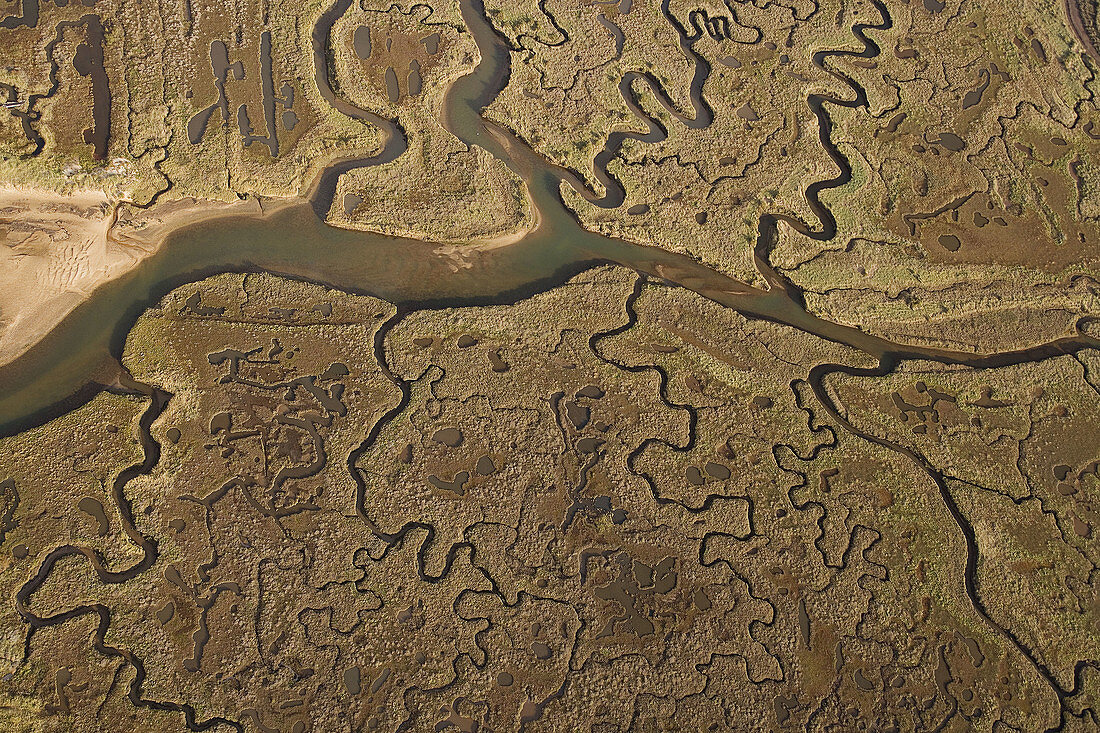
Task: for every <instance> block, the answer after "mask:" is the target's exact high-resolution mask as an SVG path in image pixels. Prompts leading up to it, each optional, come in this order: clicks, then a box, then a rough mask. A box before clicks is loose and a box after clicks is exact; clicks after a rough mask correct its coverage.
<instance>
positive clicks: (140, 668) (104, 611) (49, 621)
mask: <svg viewBox="0 0 1100 733" xmlns="http://www.w3.org/2000/svg"><path fill="white" fill-rule="evenodd" d="M123 388H124V389H125V390H126V391H128V392H129V393H131V394H139V395H144V396H146V397H148V398H149V400H150V403H149V407H148V409H146V411H145V412H144V413H143V414H142V416H141V419H140V420H139V421H138V438H139V440H140V443H141V448H142V452H143V458H142V461H141V462H140V463H136V464H134V465H132V466H129V467H127V468H125V469H123V470H122V471H121V472H119V474H118V476H117V477H116V478H115V481H114V484H113V485H112V492H111V493H112V498H113V500H114V504H115V509H116V510H117V511H118V514H119V516H120V517H121V519H122V527H123V530H124V531H125V533H126V535H127V536H128V537H129V538H130V539H131V540H132V541H133V542H134V544H136V545H137V546H138V547H140V548H141V550H142V553H143V555H142V559H141V560H140V561H138V562H137V563H136V564H134V565H132V566H131V567H129V568H125V569H123V570H110V569H109V568H108V567H107V562H106V558H104V557H103V555H102V553H100V552H99V551H98V550H95V549H91V548H88V547H80V546H76V545H62V546H60V547H57V548H55V549H54V550H53V551H52V552H50V554H49V555H47V556H46V558H45V559H44V560H43V562H42V564H41V565H40V566H39V568H38V571H37V572H36V573H35V574H34V576H32V577H31V579H30V580H28V581H27V582H26V583H24V584H23V586H22V587H20V589H19V590H18V591H17V592H16V595H15V608H16V611H17V612H18V613H19V615H20V616H21V617H22V619H23V621H24V623H26V624H27V625H28V627H29V629H28V631H27V635H26V638H25V640H24V644H23V661H24V662H26V660H27V659H28V658H29V656H30V649H31V640H32V638H33V636H34V634H35V632H36V631H38V630H39V629H44V628H49V627H52V626H58V625H60V624H63V623H65V622H67V621H71V620H73V619H76V618H81V617H83V616H87V615H90V614H91V615H95V616H96V617H97V618H98V624H97V626H96V630H95V634H94V637H93V640H92V646H93V647H94V648H95V650H96V651H97V652H99V653H100V654H103V655H104V656H107V657H117V658H120V659H122V660H123V661H124V662H125V663H127V664H129V665H130V666H131V667H133V668H134V681H133V682H132V683H130V691H129V694H128V697H129V699H130V702H131V703H133V705H134V706H136V707H143V708H149V709H152V710H161V711H166V712H179V713H182V714H183V716H184V721H185V722H186V724H187V727H188V728H189V729H190V730H192V731H205V730H209V729H211V728H213V727H214V726H217V725H228V726H230V727H232V728H234V729H235V730H238V731H243V730H244V727H243V726H242V725H241V724H239V723H236V722H234V721H231V720H227V719H225V718H221V717H213V718H209V719H206V720H202V721H200V720H198V718H197V716H196V713H195V709H194V708H193V707H192V706H190V705H187V704H178V703H170V702H161V701H158V700H150V699H147V698H143V697H142V686H143V685H144V683H145V678H146V672H145V665H144V663H143V662H142V660H141V658H139V657H138V656H137V655H135V654H134V653H133V652H131V651H129V650H126V649H117V648H115V647H112V646H108V645H107V643H106V641H105V638H106V635H107V631H108V628H109V626H110V623H111V611H110V609H109V608H107V607H106V606H104V605H102V604H99V603H93V604H84V605H80V606H76V607H75V608H71V609H69V610H67V611H63V612H61V613H58V614H54V615H52V616H39V615H37V614H35V613H34V612H32V611H31V610H29V608H28V604H29V602H30V600H31V596H33V595H34V593H35V592H36V591H37V590H38V589H39V588H41V587H42V585H43V584H44V583H45V582H46V580H47V579H48V578H49V574H50V571H51V570H53V567H54V565H56V564H57V563H58V561H60V560H62V559H63V558H66V557H73V556H76V555H82V556H83V557H85V558H87V560H88V562H89V564H91V566H92V569H93V570H95V573H96V577H97V578H98V579H99V581H100V582H101V583H106V584H110V585H117V584H119V583H125V582H126V581H128V580H132V579H133V578H135V577H137V576H138V575H140V574H141V573H143V572H145V571H146V570H148V569H149V568H150V567H152V565H153V564H154V563H155V562H156V561H157V558H158V557H159V552H158V549H157V541H156V540H155V539H154V538H152V537H147V536H145V535H143V534H141V532H140V531H139V530H138V528H137V525H136V524H135V522H134V512H133V507H132V506H131V504H130V500H129V498H128V497H127V496H126V485H127V484H128V483H129V482H130V481H132V480H133V479H134V478H136V477H138V476H147V475H149V474H150V473H152V471H153V469H154V468H155V467H156V466H157V464H158V463H159V462H160V444H159V443H157V441H156V440H155V439H154V438H153V435H152V432H151V427H152V424H153V423H154V422H155V421H156V420H157V418H159V417H160V416H161V414H163V413H164V410H165V409H166V408H167V407H168V401H169V399H170V398H171V395H170V394H169V393H167V392H165V391H163V390H161V389H159V388H157V387H153V386H151V385H147V384H142V383H139V382H135V381H133V380H129V379H127V380H124V384H123Z"/></svg>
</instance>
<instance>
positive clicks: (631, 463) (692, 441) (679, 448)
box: [588, 277, 755, 540]
mask: <svg viewBox="0 0 1100 733" xmlns="http://www.w3.org/2000/svg"><path fill="white" fill-rule="evenodd" d="M646 285H647V281H646V278H645V277H639V278H638V279H637V281H636V282H635V283H634V289H633V290H632V291H631V293H630V295H629V296H627V299H626V303H625V304H624V310H625V311H626V315H627V321H626V323H624V324H622V325H620V326H616V327H615V328H612V329H610V330H607V331H601V332H599V333H596V334H593V335H592V336H591V337H590V338H589V339H588V347H589V348H590V349H591V350H592V353H593V354H594V355H595V356H596V357H597V358H599V359H601V360H602V361H604V362H605V363H607V364H610V365H611V366H614V367H615V368H617V369H622V370H623V371H624V372H629V373H631V374H645V373H647V372H649V373H654V374H656V375H657V378H658V386H657V396H658V397H659V398H660V400H661V402H662V403H663V404H664V405H665V406H666V407H667V408H669V409H670V410H674V411H679V412H684V413H686V414H687V416H688V427H687V433H688V438H687V442H686V443H684V444H683V445H677V444H676V443H673V442H671V441H668V440H665V439H663V438H646V439H645V440H643V441H642V443H641V444H640V445H639V446H638V447H637V448H635V449H634V450H632V451H631V452H630V454H629V455H628V456H627V459H626V465H627V468H628V469H629V471H630V472H631V473H632V474H634V475H635V476H638V477H639V478H641V479H642V480H643V481H645V482H646V485H647V486H648V487H649V490H650V493H651V494H652V496H653V499H654V501H656V502H657V504H659V505H669V504H673V505H676V506H679V507H681V508H682V509H684V510H685V511H686V512H688V513H689V514H702V513H703V512H706V511H708V510H709V509H710V508H711V507H712V506H713V505H714V502H715V501H720V500H740V501H744V502H746V504H747V505H748V515H749V533H748V534H746V535H735V534H731V533H711V534H722V535H724V536H727V537H735V538H737V539H741V540H745V539H749V538H750V537H752V536H753V534H754V532H755V530H754V529H753V528H752V514H753V510H754V508H755V504H754V503H753V500H752V498H751V497H748V496H742V495H740V494H732V495H727V494H708V495H707V497H706V498H705V499H704V500H703V502H702V504H700V505H699V506H697V507H696V506H690V505H688V504H685V503H684V502H682V501H679V500H678V499H673V498H670V497H667V496H662V495H661V493H660V492H659V491H658V490H657V485H656V483H655V482H654V481H653V478H652V477H651V476H650V475H649V474H647V473H645V472H643V471H639V470H637V469H636V468H635V463H636V462H637V460H638V458H639V457H640V456H641V455H642V454H643V453H645V451H646V450H647V449H649V448H650V447H651V446H654V445H660V446H664V447H666V448H668V449H669V450H671V451H673V452H675V453H690V452H691V451H692V449H694V448H695V445H696V435H697V430H696V427H697V426H698V423H699V415H698V412H697V411H696V410H695V408H694V407H693V406H692V405H687V404H684V405H681V404H679V403H676V402H673V401H672V400H671V399H669V396H668V384H669V376H668V372H666V371H665V370H664V368H663V367H661V366H659V365H657V364H639V365H633V366H632V365H629V364H624V363H622V362H619V361H616V360H615V359H612V358H610V357H607V356H604V355H603V354H602V353H601V351H600V348H599V345H600V343H601V342H603V341H605V340H607V339H609V338H613V337H615V336H619V335H622V334H624V333H626V332H627V331H629V330H630V329H632V328H634V326H635V325H637V323H638V313H637V311H636V310H635V309H634V304H635V303H636V302H637V300H638V298H639V297H640V296H641V294H642V292H643V291H644V290H645V287H646ZM710 536H711V535H708V537H710Z"/></svg>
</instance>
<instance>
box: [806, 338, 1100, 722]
mask: <svg viewBox="0 0 1100 733" xmlns="http://www.w3.org/2000/svg"><path fill="white" fill-rule="evenodd" d="M1060 355H1061V354H1060V353H1052V352H1045V351H1044V352H1040V353H1037V354H1036V358H1035V359H1029V360H1027V361H1042V360H1044V359H1049V358H1056V357H1057V356H1060ZM899 365H900V360H898V359H896V358H892V357H886V358H884V359H882V360H881V361H880V363H879V365H878V366H877V367H873V368H858V367H851V366H846V365H842V364H819V365H818V366H816V367H814V368H813V369H812V370H810V374H809V378H808V381H809V384H810V387H811V389H813V392H814V396H815V397H817V399H818V401H819V402H820V403H821V406H822V407H823V408H824V409H825V412H826V413H828V415H829V417H830V418H832V420H833V421H834V422H836V423H837V424H838V425H840V426H841V427H842V428H843V429H844V430H846V431H848V432H850V433H851V434H852V435H854V436H856V437H857V438H860V439H862V440H866V441H868V442H870V443H874V444H875V445H878V446H881V447H883V448H886V449H888V450H891V451H894V452H895V453H898V454H900V455H902V456H905V457H906V458H908V459H909V460H910V461H911V462H912V463H913V464H914V465H916V466H917V467H918V468H919V469H920V470H921V471H923V472H924V473H925V474H926V475H927V476H928V477H929V478H930V479H931V480H932V482H933V483H934V484H935V485H936V489H937V490H938V491H939V494H940V498H941V499H942V501H943V504H944V506H945V507H946V509H947V511H948V513H949V514H950V515H951V518H952V519H953V520H954V521H955V524H956V525H957V526H958V528H959V532H960V533H961V534H962V536H963V540H964V542H965V544H966V564H965V567H964V570H963V587H964V589H965V591H966V595H967V598H968V599H969V600H970V603H971V605H972V606H973V608H974V611H975V613H977V614H978V616H979V617H980V618H981V619H982V621H983V622H984V623H985V624H986V625H988V626H989V627H990V628H991V629H993V630H994V631H995V632H996V633H997V634H999V635H1000V636H1001V637H1003V638H1004V639H1006V640H1007V641H1008V642H1009V643H1011V644H1012V646H1014V647H1015V648H1016V650H1017V651H1019V652H1020V654H1022V655H1023V656H1024V657H1025V658H1026V659H1027V660H1028V661H1029V662H1030V663H1031V665H1032V666H1033V667H1034V668H1035V670H1036V672H1038V673H1039V675H1040V676H1041V677H1042V678H1043V681H1044V682H1045V683H1046V684H1047V685H1048V686H1049V687H1050V689H1051V690H1052V691H1053V692H1054V694H1055V695H1056V696H1057V698H1058V704H1059V712H1060V715H1061V721H1060V723H1059V725H1057V726H1055V727H1054V728H1050V729H1048V733H1049V732H1050V731H1056V730H1062V729H1063V728H1064V726H1065V724H1066V716H1067V714H1068V712H1069V711H1068V709H1067V705H1066V702H1067V700H1068V699H1070V698H1073V697H1075V696H1077V695H1078V694H1080V693H1081V692H1083V691H1084V685H1083V680H1082V677H1083V674H1084V672H1085V670H1086V669H1100V661H1098V660H1095V659H1088V660H1078V661H1077V663H1076V664H1075V665H1074V670H1073V686H1072V687H1069V688H1066V687H1064V686H1063V685H1062V684H1061V683H1060V682H1059V681H1058V679H1057V677H1055V675H1054V673H1053V672H1051V670H1050V668H1049V667H1048V666H1047V665H1046V664H1045V663H1044V662H1043V661H1042V660H1040V659H1039V658H1038V656H1037V655H1036V654H1035V652H1034V651H1033V650H1032V649H1031V648H1030V647H1028V646H1027V645H1026V644H1024V643H1023V642H1022V641H1021V640H1020V638H1019V637H1018V636H1017V635H1016V634H1015V633H1014V632H1013V631H1012V630H1011V629H1010V628H1008V627H1007V626H1004V625H1003V624H1001V623H999V622H998V621H996V620H995V619H994V618H993V617H992V616H991V615H990V614H989V611H988V610H987V608H986V606H985V602H984V601H983V600H982V597H981V593H980V590H979V588H978V561H979V549H978V541H977V537H976V535H975V532H974V527H973V525H972V524H971V523H970V520H969V519H967V518H966V515H965V514H963V512H962V510H961V509H960V508H959V505H958V502H956V501H955V497H954V496H953V495H952V494H951V490H950V488H949V487H948V485H947V480H946V477H945V476H944V474H943V472H942V471H940V470H939V469H937V468H936V467H935V466H934V465H932V463H931V462H930V461H929V460H928V459H927V458H925V457H924V456H923V455H921V454H920V453H918V452H916V451H914V450H911V449H909V448H907V447H905V446H903V445H901V444H899V443H895V442H893V441H891V440H889V439H886V438H881V437H879V436H877V435H872V434H870V433H868V432H866V431H863V430H860V429H859V428H857V427H855V426H854V425H852V423H851V422H850V421H849V420H848V419H847V418H845V417H843V416H842V415H841V414H840V410H839V409H838V408H837V406H836V404H835V403H834V402H833V399H832V397H831V396H830V395H829V391H828V388H827V386H826V384H825V380H826V379H827V378H828V377H829V376H830V375H833V374H843V375H846V376H850V377H867V378H873V377H884V376H887V375H890V374H893V373H894V371H895V370H896V369H897V367H898V366H899Z"/></svg>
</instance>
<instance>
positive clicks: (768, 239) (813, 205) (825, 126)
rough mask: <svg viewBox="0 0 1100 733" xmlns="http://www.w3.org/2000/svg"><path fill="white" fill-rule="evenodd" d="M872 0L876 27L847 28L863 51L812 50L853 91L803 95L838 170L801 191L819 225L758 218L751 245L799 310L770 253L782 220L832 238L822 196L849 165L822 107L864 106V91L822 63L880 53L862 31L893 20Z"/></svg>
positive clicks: (838, 183) (798, 297)
mask: <svg viewBox="0 0 1100 733" xmlns="http://www.w3.org/2000/svg"><path fill="white" fill-rule="evenodd" d="M871 1H872V4H873V5H874V7H875V9H876V10H878V12H879V14H880V15H881V17H882V21H881V22H880V23H878V24H877V25H876V24H870V23H857V24H856V25H854V26H853V27H852V34H853V35H854V36H855V37H856V38H857V39H858V40H859V41H860V42H861V43H862V44H863V49H862V50H860V51H849V50H822V51H818V52H816V53H815V54H814V55H813V58H812V62H813V64H814V66H816V67H817V68H818V69H821V70H822V71H824V72H825V73H827V74H829V75H830V76H832V77H834V78H835V79H837V80H838V81H840V82H841V83H842V84H844V85H845V86H847V87H848V88H849V89H851V91H852V93H853V97H852V98H851V99H840V98H838V97H830V96H827V95H822V94H811V95H809V97H808V98H807V99H806V104H807V105H808V106H809V107H810V111H811V112H812V113H813V115H814V117H816V118H817V131H818V140H819V141H820V143H821V147H822V148H823V149H824V150H825V152H826V153H828V155H829V158H830V159H831V160H832V161H833V164H834V165H836V167H837V168H838V169H839V173H838V174H837V175H836V176H835V177H833V178H830V179H826V180H821V181H815V182H814V183H812V184H810V186H809V187H807V189H806V193H805V199H806V203H807V204H808V205H809V207H810V210H811V211H812V212H813V214H814V216H815V217H817V219H818V227H819V228H818V229H813V228H811V227H810V226H808V225H807V224H805V223H804V222H801V221H799V220H798V219H796V218H794V217H792V216H787V215H785V214H764V215H763V216H761V217H760V222H759V225H758V227H757V239H756V247H755V248H754V249H753V259H754V260H755V264H756V266H757V269H759V270H760V274H761V275H763V276H764V278H765V279H766V280H767V282H768V284H769V285H770V286H771V287H775V288H779V289H781V290H782V291H784V292H785V293H786V294H787V296H788V297H790V298H791V299H792V300H793V301H794V302H796V303H797V304H798V305H799V306H800V307H803V308H804V307H805V300H804V298H803V295H802V293H801V291H799V289H798V288H797V287H796V286H795V285H794V284H793V283H791V282H790V281H789V280H787V278H786V277H784V276H782V275H780V274H779V272H777V271H776V270H775V268H774V267H772V265H771V262H770V253H771V251H772V249H773V248H774V247H775V245H776V243H777V242H778V241H779V224H780V222H782V223H785V224H787V225H788V226H790V227H791V228H792V229H794V230H795V231H796V232H798V233H799V234H802V235H803V236H806V237H809V238H810V239H813V240H815V241H818V242H825V241H828V240H831V239H833V238H834V237H835V236H836V233H837V221H836V217H835V216H834V215H833V212H832V211H831V210H830V209H829V207H828V206H826V205H825V204H824V203H822V201H821V194H822V193H823V192H824V191H828V190H831V189H834V188H840V187H842V186H846V185H847V184H848V183H850V182H851V180H852V164H851V162H850V161H849V160H848V158H847V156H845V155H844V153H842V152H841V151H840V148H838V147H837V145H836V143H834V142H833V137H832V132H833V123H832V118H831V117H830V116H829V112H828V110H827V109H826V105H832V106H834V107H840V108H842V109H860V108H865V107H867V91H866V90H865V89H864V88H863V87H862V86H861V85H860V84H859V82H857V81H855V80H854V79H852V78H851V77H849V76H848V75H846V74H843V73H841V72H839V71H836V70H834V69H830V68H829V67H828V66H826V61H828V59H830V58H832V57H838V58H840V57H848V58H862V59H873V58H875V57H876V56H878V55H879V54H880V53H881V49H880V48H879V46H878V44H877V43H875V41H874V40H872V39H871V38H870V37H869V36H868V35H867V31H869V30H889V29H890V28H893V26H894V22H893V19H892V18H891V17H890V12H889V11H888V10H887V9H886V6H885V5H884V4H883V3H882V2H881V0H871Z"/></svg>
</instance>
